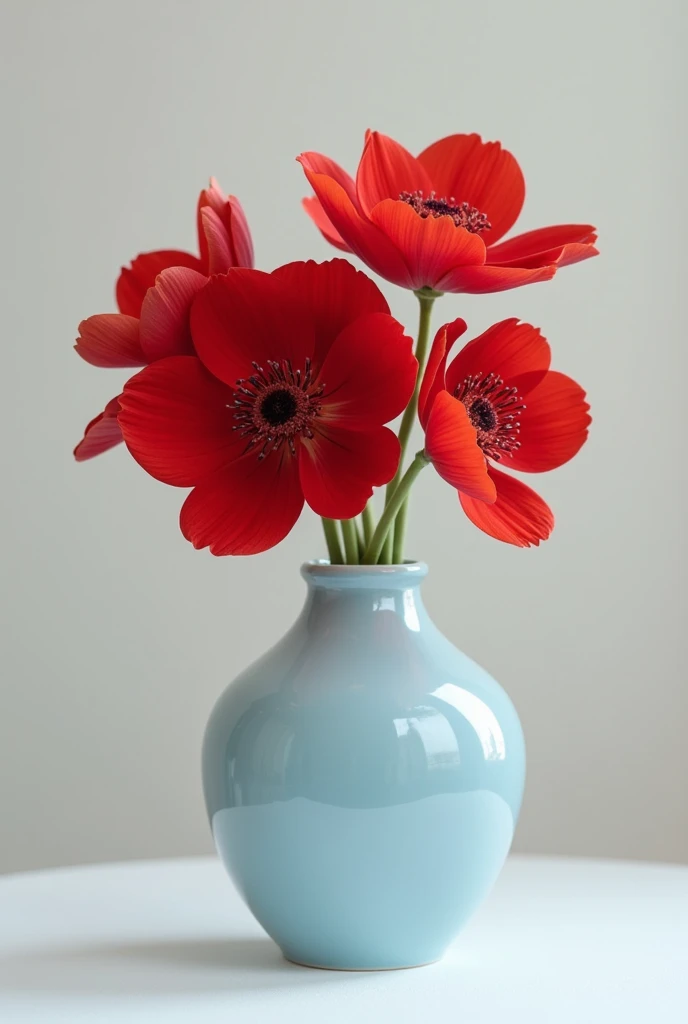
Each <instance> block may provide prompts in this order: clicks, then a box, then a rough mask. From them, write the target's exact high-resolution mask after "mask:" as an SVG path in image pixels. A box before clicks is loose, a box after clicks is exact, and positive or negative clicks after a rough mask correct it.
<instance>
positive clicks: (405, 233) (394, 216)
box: [370, 199, 485, 291]
mask: <svg viewBox="0 0 688 1024" xmlns="http://www.w3.org/2000/svg"><path fill="white" fill-rule="evenodd" d="M370 219H371V221H372V222H373V224H375V225H377V227H379V228H380V230H381V231H384V233H385V235H387V237H388V238H389V239H391V241H392V242H393V243H394V245H395V247H396V248H397V249H398V250H399V252H400V253H401V254H402V255H403V257H404V262H405V263H406V266H407V267H408V269H409V274H410V277H411V282H412V286H413V288H425V287H428V288H434V287H435V286H437V285H438V282H440V281H442V280H444V278H445V277H446V276H447V275H448V274H450V273H451V272H452V270H453V269H454V268H456V267H465V266H471V265H473V266H478V265H480V264H482V263H484V262H485V245H484V243H483V241H482V239H481V238H480V235H477V234H475V233H472V232H470V231H466V229H465V228H458V227H457V226H456V225H455V224H454V222H453V220H452V219H451V217H421V216H420V215H419V214H418V213H416V211H415V210H414V209H413V208H412V207H411V206H409V205H408V203H402V202H399V200H393V199H385V200H384V202H381V203H378V205H377V206H376V207H375V208H374V210H373V211H372V213H371V214H370ZM441 290H442V289H440V291H441Z"/></svg>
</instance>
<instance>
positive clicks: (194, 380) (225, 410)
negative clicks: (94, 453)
mask: <svg viewBox="0 0 688 1024" xmlns="http://www.w3.org/2000/svg"><path fill="white" fill-rule="evenodd" d="M233 398H234V396H233V392H232V391H230V390H229V388H227V387H226V386H225V385H224V384H221V383H220V382H219V381H218V380H215V378H214V377H212V376H211V375H210V374H209V373H208V372H207V370H205V369H204V367H203V366H202V364H201V363H200V361H199V360H198V359H196V357H195V356H172V357H171V358H170V359H161V360H160V361H159V362H157V363H153V364H152V365H151V366H148V367H147V368H146V369H145V370H142V371H141V372H140V373H137V374H136V376H135V377H132V378H131V380H130V381H128V383H127V384H125V386H124V391H123V393H122V395H121V396H120V400H119V401H120V405H121V407H122V411H121V412H120V414H119V422H120V426H121V428H122V433H123V435H124V440H125V441H126V443H127V447H128V448H129V451H130V452H131V454H132V455H133V456H134V458H135V459H136V461H137V462H138V463H139V464H140V465H141V466H143V468H144V469H145V470H147V472H148V473H150V474H151V476H154V477H155V478H156V479H157V480H162V482H163V483H166V484H175V485H176V486H178V487H192V486H193V485H194V484H196V483H198V482H199V481H200V480H202V479H204V477H207V476H209V475H210V474H212V473H214V472H215V471H216V470H218V469H219V468H220V467H221V466H224V465H226V464H227V463H228V462H230V461H232V460H233V459H235V458H237V457H238V456H239V455H240V454H241V451H242V450H243V448H244V441H243V440H242V439H241V438H239V437H238V436H237V433H236V432H234V431H233V430H232V427H233V425H234V419H233V416H232V411H233V409H232V403H233Z"/></svg>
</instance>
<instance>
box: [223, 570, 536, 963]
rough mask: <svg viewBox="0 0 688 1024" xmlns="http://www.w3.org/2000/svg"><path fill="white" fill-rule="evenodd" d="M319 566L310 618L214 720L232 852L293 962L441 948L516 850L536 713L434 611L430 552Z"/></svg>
mask: <svg viewBox="0 0 688 1024" xmlns="http://www.w3.org/2000/svg"><path fill="white" fill-rule="evenodd" d="M302 573H303V575H304V577H305V579H306V581H307V583H308V597H307V600H306V604H305V607H304V609H303V611H302V613H301V615H300V617H299V618H298V620H297V621H296V623H295V624H294V626H293V627H292V628H291V629H290V630H289V632H288V633H287V635H286V636H285V637H284V638H283V639H282V640H281V641H280V642H279V643H278V644H277V645H276V646H275V647H274V648H273V649H272V650H271V651H268V652H267V654H265V655H264V656H263V657H262V658H261V659H260V660H259V661H258V662H256V663H255V664H254V665H253V666H251V668H249V669H247V670H246V672H244V673H243V674H242V675H241V676H239V678H238V679H237V680H236V681H235V682H234V683H232V684H230V686H229V687H228V688H227V690H226V691H225V693H224V694H223V695H222V696H221V697H220V699H219V701H218V703H217V705H216V707H215V709H214V710H213V713H212V715H211V718H210V721H209V724H208V729H207V732H206V738H205V743H204V753H203V777H204V788H205V794H206V803H207V807H208V813H209V817H210V821H211V826H212V829H213V835H214V838H215V842H216V845H217V848H218V851H219V853H220V856H221V857H222V860H223V862H224V863H225V866H226V867H227V869H228V871H229V873H230V875H231V876H232V878H233V880H234V882H235V884H236V885H237V887H238V888H239V890H240V892H241V893H242V894H243V896H244V898H245V900H246V902H247V903H248V905H249V907H250V908H251V910H252V911H253V913H254V914H255V916H256V917H257V919H258V920H259V921H260V923H261V924H262V925H263V927H264V928H265V929H266V931H267V932H268V934H270V935H271V936H272V938H273V939H274V940H275V941H276V942H277V943H278V944H279V945H280V947H281V948H282V950H283V952H284V953H285V955H286V956H287V957H288V958H289V959H291V960H295V961H297V962H300V963H306V964H312V965H315V966H323V967H332V968H342V969H356V968H360V969H382V968H393V967H405V966H415V965H418V964H422V963H428V962H431V961H433V960H437V959H438V958H439V957H441V956H442V954H443V952H444V950H445V949H446V947H447V945H448V944H449V943H450V942H451V940H452V939H453V938H454V936H455V935H456V934H457V933H458V931H459V930H460V928H461V927H462V925H463V924H464V923H465V921H466V920H467V918H468V917H469V916H470V914H471V913H472V911H473V910H474V909H475V908H476V907H477V905H478V904H479V903H480V902H481V901H482V899H483V898H484V897H485V895H486V894H487V892H488V891H489V889H490V887H491V885H492V884H493V882H494V880H495V879H496V877H497V875H498V873H499V870H500V868H501V866H502V864H503V861H504V859H505V857H506V855H507V852H508V850H509V846H510V844H511V840H512V837H513V830H514V826H515V822H516V819H517V817H518V812H519V809H520V803H521V797H522V793H523V782H524V771H525V753H524V745H523V735H522V732H521V727H520V724H519V721H518V717H517V715H516V712H515V710H514V708H513V705H512V704H511V702H510V701H509V699H508V697H507V696H506V694H505V693H504V691H503V690H502V689H501V688H500V687H499V685H498V684H497V683H496V682H495V681H494V680H493V679H492V677H491V676H489V675H488V674H487V673H486V672H485V671H484V670H483V669H481V668H479V666H477V665H476V664H475V663H474V662H472V661H471V660H470V659H469V658H468V657H466V655H464V654H462V653H461V652H459V651H458V650H457V649H456V648H455V647H454V646H453V645H452V644H451V643H450V642H449V641H448V640H447V639H446V638H445V637H444V636H443V635H442V634H441V633H440V632H439V631H438V630H437V628H436V627H435V626H434V625H433V623H432V622H431V620H430V619H429V617H428V615H427V612H426V611H425V609H424V607H423V604H422V600H421V597H420V589H419V588H420V582H421V580H422V579H423V578H424V576H425V575H426V573H427V568H426V567H425V566H424V565H422V564H420V563H414V564H410V565H404V566H371V567H363V566H329V565H327V564H321V563H309V564H307V565H305V566H304V567H303V569H302Z"/></svg>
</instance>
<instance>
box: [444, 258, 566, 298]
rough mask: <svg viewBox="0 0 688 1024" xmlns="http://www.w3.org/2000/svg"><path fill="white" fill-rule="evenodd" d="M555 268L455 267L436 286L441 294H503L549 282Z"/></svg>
mask: <svg viewBox="0 0 688 1024" xmlns="http://www.w3.org/2000/svg"><path fill="white" fill-rule="evenodd" d="M556 269H557V268H556V266H547V267H535V268H533V269H530V270H529V269H526V268H521V267H500V266H489V267H488V266H487V265H485V266H483V267H456V268H455V269H454V270H452V271H451V272H450V273H449V274H447V275H446V276H445V277H444V278H443V279H442V280H441V281H439V282H438V284H437V289H438V291H441V292H469V293H471V294H473V295H485V294H486V293H487V292H505V291H508V290H509V289H510V288H520V287H521V285H524V284H536V283H537V282H538V281H551V280H552V278H553V277H554V275H555V273H556Z"/></svg>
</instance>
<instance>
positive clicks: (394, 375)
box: [319, 313, 418, 430]
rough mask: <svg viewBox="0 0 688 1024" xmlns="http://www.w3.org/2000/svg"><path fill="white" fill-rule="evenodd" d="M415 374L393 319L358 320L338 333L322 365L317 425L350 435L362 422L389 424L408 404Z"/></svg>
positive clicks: (408, 343)
mask: <svg viewBox="0 0 688 1024" xmlns="http://www.w3.org/2000/svg"><path fill="white" fill-rule="evenodd" d="M417 373H418V362H417V360H416V358H415V357H414V355H413V341H412V340H411V338H409V337H407V336H406V335H405V334H404V328H403V327H402V326H401V324H400V323H398V322H397V321H396V320H395V319H394V317H392V316H389V314H387V313H369V314H367V315H366V316H362V317H359V318H358V320H354V322H353V323H350V324H349V325H348V326H347V327H345V328H344V330H343V331H342V332H341V334H340V335H339V337H338V338H337V340H336V341H335V343H334V345H333V346H332V348H331V349H330V351H329V353H328V354H327V356H326V358H325V361H324V363H323V364H322V369H321V371H320V375H319V376H320V380H321V381H322V382H323V383H324V385H325V391H324V393H323V396H322V399H321V402H322V419H321V421H320V422H323V421H327V422H334V423H336V424H338V425H340V426H342V427H344V426H350V427H351V429H353V430H356V429H360V426H361V425H362V424H363V423H364V422H367V423H375V424H381V423H387V422H388V421H389V420H393V419H394V418H395V417H396V416H398V415H399V414H400V413H401V412H403V410H404V409H405V408H406V406H407V405H408V402H409V399H410V398H411V395H412V394H413V389H414V387H415V384H416V376H417ZM347 421H348V422H347Z"/></svg>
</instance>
